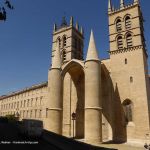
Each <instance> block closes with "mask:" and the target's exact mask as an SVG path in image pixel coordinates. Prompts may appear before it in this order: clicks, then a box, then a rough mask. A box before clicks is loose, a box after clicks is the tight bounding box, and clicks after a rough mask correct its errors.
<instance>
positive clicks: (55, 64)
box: [52, 44, 61, 68]
mask: <svg viewBox="0 0 150 150" xmlns="http://www.w3.org/2000/svg"><path fill="white" fill-rule="evenodd" d="M52 68H61V57H60V50H59V44H57V47H56V51H55V53H54V58H53V62H52Z"/></svg>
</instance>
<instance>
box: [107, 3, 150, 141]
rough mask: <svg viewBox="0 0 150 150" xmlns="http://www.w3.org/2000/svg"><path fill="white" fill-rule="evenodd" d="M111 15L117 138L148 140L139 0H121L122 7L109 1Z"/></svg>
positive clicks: (149, 99)
mask: <svg viewBox="0 0 150 150" xmlns="http://www.w3.org/2000/svg"><path fill="white" fill-rule="evenodd" d="M108 18H109V42H110V50H109V54H110V61H111V71H110V75H111V78H112V81H113V85H114V87H113V88H114V93H115V94H114V97H113V98H114V108H117V109H114V126H115V129H114V135H113V138H114V140H116V141H127V140H128V139H133V140H134V139H144V138H145V135H146V134H147V133H148V132H149V115H150V109H149V106H150V104H149V102H150V95H149V90H150V87H149V86H150V85H149V76H148V65H147V59H148V55H147V50H146V45H145V38H144V28H143V22H144V19H143V15H142V11H141V7H140V4H139V0H134V2H133V3H132V4H129V5H126V4H125V1H124V0H120V7H119V8H118V9H115V8H114V6H113V5H112V3H111V0H109V3H108ZM129 108H130V109H129ZM117 118H119V119H117ZM143 118H144V120H143ZM141 120H143V121H141ZM141 129H142V130H141Z"/></svg>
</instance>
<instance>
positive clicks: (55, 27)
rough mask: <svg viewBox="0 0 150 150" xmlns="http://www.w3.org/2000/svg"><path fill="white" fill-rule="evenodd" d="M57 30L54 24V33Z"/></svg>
mask: <svg viewBox="0 0 150 150" xmlns="http://www.w3.org/2000/svg"><path fill="white" fill-rule="evenodd" d="M56 30H57V25H56V23H54V32H55V31H56Z"/></svg>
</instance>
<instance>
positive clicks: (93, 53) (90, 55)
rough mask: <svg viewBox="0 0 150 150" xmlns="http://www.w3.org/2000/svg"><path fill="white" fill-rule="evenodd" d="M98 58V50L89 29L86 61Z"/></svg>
mask: <svg viewBox="0 0 150 150" xmlns="http://www.w3.org/2000/svg"><path fill="white" fill-rule="evenodd" d="M93 59H94V60H99V58H98V52H97V48H96V44H95V40H94V34H93V31H92V30H91V36H90V42H89V47H88V52H87V56H86V61H87V60H93Z"/></svg>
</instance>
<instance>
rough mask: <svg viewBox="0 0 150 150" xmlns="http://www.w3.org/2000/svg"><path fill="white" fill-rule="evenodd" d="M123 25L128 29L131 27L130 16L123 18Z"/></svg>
mask: <svg viewBox="0 0 150 150" xmlns="http://www.w3.org/2000/svg"><path fill="white" fill-rule="evenodd" d="M125 27H126V29H130V28H131V18H130V17H129V16H127V17H126V18H125Z"/></svg>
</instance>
